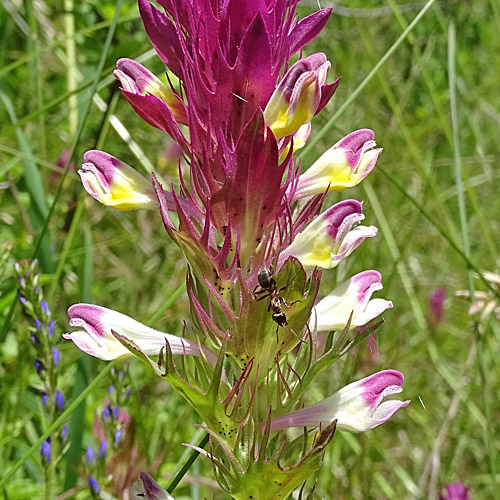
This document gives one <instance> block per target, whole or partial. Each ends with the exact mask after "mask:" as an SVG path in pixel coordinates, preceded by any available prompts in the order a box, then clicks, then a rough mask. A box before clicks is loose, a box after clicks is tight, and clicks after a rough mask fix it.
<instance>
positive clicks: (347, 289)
mask: <svg viewBox="0 0 500 500" xmlns="http://www.w3.org/2000/svg"><path fill="white" fill-rule="evenodd" d="M381 280H382V276H381V275H380V273H379V272H377V271H363V272H362V273H359V274H356V275H355V276H353V277H352V278H350V279H349V280H347V281H346V282H345V283H342V285H340V286H338V287H337V288H335V290H333V292H331V293H329V294H328V295H327V296H326V297H325V298H324V299H322V300H320V301H319V302H318V304H316V306H315V307H314V309H313V311H312V313H311V320H310V323H311V326H316V329H317V330H318V331H329V330H342V329H343V328H345V326H346V325H347V323H348V322H349V317H351V323H350V327H351V328H355V327H358V326H363V325H366V324H367V323H368V322H370V321H371V320H372V319H374V318H376V317H377V316H379V315H380V314H382V313H383V312H384V311H385V310H386V309H389V308H391V307H392V302H391V301H389V300H384V299H372V300H370V298H371V296H372V294H373V292H375V291H377V290H381V289H382V288H383V287H382V283H381ZM351 313H352V316H351Z"/></svg>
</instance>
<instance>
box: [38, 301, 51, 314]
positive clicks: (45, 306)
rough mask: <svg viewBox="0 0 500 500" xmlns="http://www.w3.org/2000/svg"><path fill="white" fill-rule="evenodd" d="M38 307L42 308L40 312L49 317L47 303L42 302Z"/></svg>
mask: <svg viewBox="0 0 500 500" xmlns="http://www.w3.org/2000/svg"><path fill="white" fill-rule="evenodd" d="M40 307H41V308H42V312H43V313H44V314H45V315H46V316H50V308H49V304H47V302H46V301H45V300H42V301H41V302H40Z"/></svg>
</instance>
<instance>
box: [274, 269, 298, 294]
mask: <svg viewBox="0 0 500 500" xmlns="http://www.w3.org/2000/svg"><path fill="white" fill-rule="evenodd" d="M299 272H300V269H299V270H298V271H297V272H296V273H295V274H294V275H293V278H292V279H291V280H290V281H289V282H288V283H287V284H286V285H285V286H282V287H281V288H280V289H279V290H278V292H281V291H283V290H285V288H288V287H289V286H290V285H291V283H292V281H293V280H294V279H295V276H297V274H299Z"/></svg>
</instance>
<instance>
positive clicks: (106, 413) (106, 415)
mask: <svg viewBox="0 0 500 500" xmlns="http://www.w3.org/2000/svg"><path fill="white" fill-rule="evenodd" d="M110 417H111V408H110V407H109V405H106V406H105V407H104V409H103V410H102V419H103V420H104V421H105V422H109V418H110Z"/></svg>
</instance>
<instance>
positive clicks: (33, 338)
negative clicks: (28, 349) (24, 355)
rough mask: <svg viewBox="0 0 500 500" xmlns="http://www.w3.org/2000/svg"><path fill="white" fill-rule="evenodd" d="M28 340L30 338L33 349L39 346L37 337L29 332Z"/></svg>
mask: <svg viewBox="0 0 500 500" xmlns="http://www.w3.org/2000/svg"><path fill="white" fill-rule="evenodd" d="M30 338H31V342H33V345H34V346H35V347H39V346H40V339H39V338H38V335H35V333H33V332H30Z"/></svg>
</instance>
